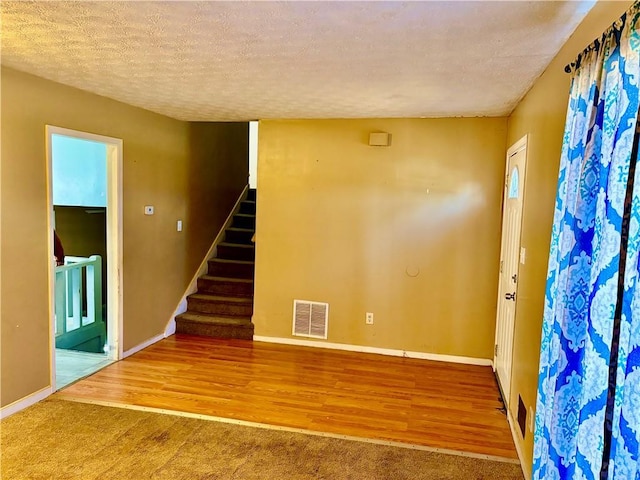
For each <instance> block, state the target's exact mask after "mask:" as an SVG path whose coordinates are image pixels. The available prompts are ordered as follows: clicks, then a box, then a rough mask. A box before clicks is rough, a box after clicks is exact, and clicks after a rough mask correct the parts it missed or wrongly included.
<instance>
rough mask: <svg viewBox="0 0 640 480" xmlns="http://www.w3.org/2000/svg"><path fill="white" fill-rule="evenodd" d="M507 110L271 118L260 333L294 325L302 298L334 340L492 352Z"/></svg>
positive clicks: (262, 198)
mask: <svg viewBox="0 0 640 480" xmlns="http://www.w3.org/2000/svg"><path fill="white" fill-rule="evenodd" d="M506 123H507V122H506V119H504V118H492V119H437V120H436V119H431V120H420V119H416V120H408V119H402V120H400V119H398V120H328V121H262V122H260V129H259V146H260V149H259V159H258V185H260V188H259V189H258V210H257V244H256V255H257V259H256V283H255V285H256V286H255V313H254V322H255V326H256V335H265V336H272V337H291V324H292V304H293V300H294V299H302V300H312V301H321V302H328V303H329V304H330V307H329V308H330V318H329V338H328V341H329V342H336V343H344V344H353V345H366V346H374V347H382V348H391V349H402V350H409V351H418V352H430V353H437V354H449V355H460V356H468V357H478V358H485V359H488V358H491V357H492V349H493V342H494V330H495V307H496V298H497V279H498V260H499V258H498V257H499V248H500V218H501V201H502V198H501V195H502V182H503V174H504V165H505V145H506V144H505V139H506ZM373 131H386V132H391V133H392V135H393V136H392V146H390V147H370V146H368V135H369V132H373ZM418 272H419V273H418ZM415 274H417V275H416V276H412V275H415ZM365 312H373V313H374V325H366V324H365Z"/></svg>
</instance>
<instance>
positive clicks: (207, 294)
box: [176, 189, 256, 340]
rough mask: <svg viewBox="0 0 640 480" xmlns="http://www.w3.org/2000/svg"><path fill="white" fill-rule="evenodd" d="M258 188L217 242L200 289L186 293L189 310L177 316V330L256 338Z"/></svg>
mask: <svg viewBox="0 0 640 480" xmlns="http://www.w3.org/2000/svg"><path fill="white" fill-rule="evenodd" d="M255 227H256V191H255V190H254V189H251V190H249V191H248V192H247V198H246V199H245V200H244V201H242V203H241V205H240V209H239V211H238V213H236V214H235V215H234V216H233V221H232V223H231V226H230V227H228V228H227V229H226V230H225V232H224V241H223V242H221V243H219V244H218V248H217V255H216V257H215V258H212V259H210V260H209V262H208V272H207V274H206V275H203V276H202V277H200V278H198V291H197V292H196V293H194V294H192V295H189V296H188V297H187V311H186V312H185V313H183V314H181V315H178V316H177V317H176V332H177V333H188V334H191V335H201V336H205V337H216V338H239V339H243V340H253V323H251V315H253V271H254V261H255V247H254V244H253V241H252V239H253V235H254V233H255Z"/></svg>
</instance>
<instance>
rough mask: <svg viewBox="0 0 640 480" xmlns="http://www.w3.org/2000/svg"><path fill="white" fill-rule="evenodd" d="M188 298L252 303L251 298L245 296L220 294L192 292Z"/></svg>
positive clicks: (205, 300)
mask: <svg viewBox="0 0 640 480" xmlns="http://www.w3.org/2000/svg"><path fill="white" fill-rule="evenodd" d="M187 298H190V299H193V300H200V301H203V302H224V303H247V304H253V299H252V298H247V297H227V296H221V295H210V294H206V293H193V294H191V295H189V297H187Z"/></svg>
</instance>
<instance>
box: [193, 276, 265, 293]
mask: <svg viewBox="0 0 640 480" xmlns="http://www.w3.org/2000/svg"><path fill="white" fill-rule="evenodd" d="M198 292H199V293H210V294H212V295H218V296H221V295H228V296H230V297H252V296H253V284H252V283H235V282H223V281H219V280H208V279H203V278H199V279H198Z"/></svg>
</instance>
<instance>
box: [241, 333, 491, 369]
mask: <svg viewBox="0 0 640 480" xmlns="http://www.w3.org/2000/svg"><path fill="white" fill-rule="evenodd" d="M253 340H254V341H256V342H267V343H281V344H284V345H298V346H301V347H315V348H328V349H332V350H346V351H349V352H361V353H375V354H378V355H389V356H392V357H407V358H418V359H421V360H435V361H437V362H451V363H464V364H467V365H481V366H491V365H492V362H491V360H490V359H488V358H475V357H460V356H457V355H441V354H438V353H425V352H411V351H407V350H395V349H391V348H380V347H367V346H364V345H349V344H346V343H330V342H318V341H315V340H300V339H297V338H281V337H264V336H261V335H254V336H253Z"/></svg>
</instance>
